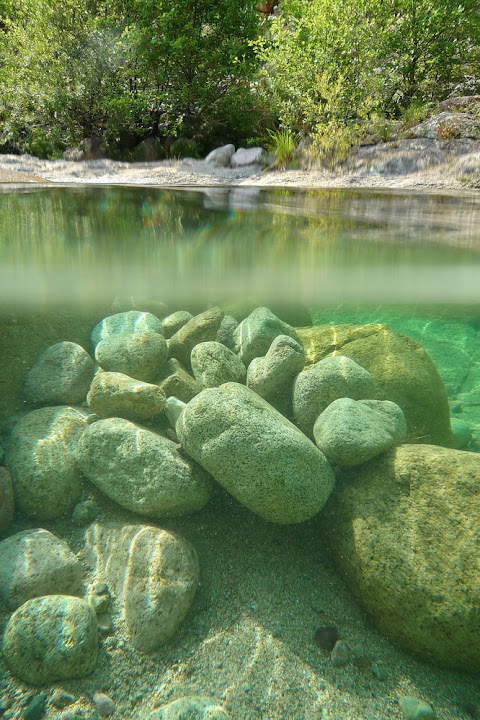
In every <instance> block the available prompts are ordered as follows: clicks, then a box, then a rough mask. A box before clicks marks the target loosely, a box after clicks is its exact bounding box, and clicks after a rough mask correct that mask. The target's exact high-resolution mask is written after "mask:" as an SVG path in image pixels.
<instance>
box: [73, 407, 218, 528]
mask: <svg viewBox="0 0 480 720" xmlns="http://www.w3.org/2000/svg"><path fill="white" fill-rule="evenodd" d="M75 457H76V460H77V463H78V465H79V467H80V469H81V470H82V472H83V473H84V474H85V475H86V477H87V478H88V479H89V480H90V482H92V483H93V484H94V485H95V486H96V487H98V488H99V489H100V490H102V491H103V492H104V493H105V494H106V495H108V497H110V498H111V499H112V500H114V501H115V502H117V503H118V504H119V505H121V506H122V507H124V508H126V509H127V510H130V511H131V512H135V513H139V514H141V515H150V516H152V517H165V516H170V515H174V516H175V515H184V514H185V513H189V512H192V511H194V510H199V509H200V508H202V507H203V506H204V505H205V503H206V502H207V501H208V499H209V497H210V490H211V483H210V478H208V476H207V475H206V474H205V472H204V471H203V470H202V468H201V467H199V466H198V465H197V464H196V463H194V462H192V460H190V458H188V457H185V456H184V455H183V454H180V452H179V451H178V448H177V445H176V444H175V443H174V442H172V441H171V440H168V439H167V438H165V437H162V436H161V435H157V434H156V433H154V432H151V431H150V430H146V429H145V428H142V427H139V426H138V425H135V424H134V423H132V422H129V421H128V420H124V419H121V418H109V419H106V420H99V421H98V422H96V423H93V424H92V425H89V426H88V428H87V430H86V431H85V432H84V433H83V435H82V437H81V438H80V440H79V442H78V444H77V448H76V452H75Z"/></svg>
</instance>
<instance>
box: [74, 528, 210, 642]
mask: <svg viewBox="0 0 480 720" xmlns="http://www.w3.org/2000/svg"><path fill="white" fill-rule="evenodd" d="M86 540H87V551H88V552H90V554H91V561H92V564H93V565H94V567H93V576H94V577H95V578H96V579H99V580H101V581H107V583H108V585H109V586H110V588H111V590H112V591H113V593H114V594H115V597H116V599H117V602H118V603H119V604H120V607H121V616H122V619H123V620H124V621H125V624H126V629H127V632H128V634H129V636H130V639H131V641H132V644H133V645H134V646H135V647H136V648H137V649H138V650H141V651H143V652H151V651H152V650H155V649H157V648H158V647H159V646H160V645H163V644H164V643H165V642H167V641H168V640H170V638H171V637H172V636H173V635H174V634H175V633H176V632H177V630H178V628H179V626H180V624H181V622H182V621H183V619H184V617H185V615H186V614H187V612H188V610H189V608H190V605H191V604H192V601H193V598H194V596H195V592H196V590H197V586H198V580H199V565H198V559H197V554H196V552H195V550H194V548H193V547H192V546H191V545H190V543H189V542H187V540H184V539H183V538H181V537H179V536H178V535H173V534H172V533H170V532H167V531H166V530H160V529H159V528H156V527H149V526H147V525H126V526H123V527H115V526H110V525H101V524H98V523H97V524H95V525H92V526H91V527H90V528H89V529H88V531H87V537H86ZM126 568H128V572H125V569H126Z"/></svg>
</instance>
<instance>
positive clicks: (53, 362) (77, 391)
mask: <svg viewBox="0 0 480 720" xmlns="http://www.w3.org/2000/svg"><path fill="white" fill-rule="evenodd" d="M94 372H95V363H94V362H93V360H92V358H91V357H90V355H89V354H88V353H87V351H86V350H84V349H83V347H82V346H81V345H77V344H76V343H72V342H60V343H56V344H55V345H50V346H49V347H48V348H47V349H46V350H44V351H43V353H42V354H41V355H40V357H39V358H38V360H37V362H36V363H35V365H34V366H33V367H32V368H31V370H29V371H28V373H27V375H26V377H25V383H24V386H23V392H24V395H25V397H26V399H27V400H28V401H29V402H31V403H43V404H45V405H69V404H72V405H75V404H76V403H80V402H82V400H84V399H85V395H86V394H87V392H88V388H89V386H90V383H91V381H92V378H93V374H94Z"/></svg>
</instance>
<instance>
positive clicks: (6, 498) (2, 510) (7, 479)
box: [0, 465, 15, 533]
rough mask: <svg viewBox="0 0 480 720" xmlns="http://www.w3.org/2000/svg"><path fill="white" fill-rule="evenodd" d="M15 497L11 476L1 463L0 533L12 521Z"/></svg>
mask: <svg viewBox="0 0 480 720" xmlns="http://www.w3.org/2000/svg"><path fill="white" fill-rule="evenodd" d="M14 512H15V499H14V496H13V485H12V478H11V476H10V473H9V471H8V470H7V468H6V467H4V466H3V465H2V466H0V533H3V532H5V531H6V530H8V528H9V527H10V525H11V524H12V522H13V515H14Z"/></svg>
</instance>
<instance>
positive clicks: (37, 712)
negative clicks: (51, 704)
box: [23, 693, 47, 720]
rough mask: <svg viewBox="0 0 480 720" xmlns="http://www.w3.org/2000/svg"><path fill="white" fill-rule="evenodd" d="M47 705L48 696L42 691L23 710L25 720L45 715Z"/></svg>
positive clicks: (36, 718)
mask: <svg viewBox="0 0 480 720" xmlns="http://www.w3.org/2000/svg"><path fill="white" fill-rule="evenodd" d="M46 707H47V698H46V696H45V693H40V694H39V695H36V696H35V697H34V698H33V700H31V701H30V702H29V703H28V705H27V707H26V708H25V710H24V711H23V717H24V718H25V720H40V718H42V717H43V716H44V715H45V710H46Z"/></svg>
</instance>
